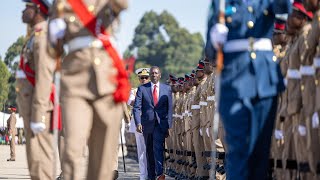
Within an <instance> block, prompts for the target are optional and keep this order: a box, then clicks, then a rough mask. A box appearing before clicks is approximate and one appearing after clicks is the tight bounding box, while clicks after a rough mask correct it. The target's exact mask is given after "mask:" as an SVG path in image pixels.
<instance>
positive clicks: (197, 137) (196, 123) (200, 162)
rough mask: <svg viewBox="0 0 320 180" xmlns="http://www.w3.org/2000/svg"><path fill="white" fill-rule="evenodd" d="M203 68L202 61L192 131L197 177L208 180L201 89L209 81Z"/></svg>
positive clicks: (194, 101)
mask: <svg viewBox="0 0 320 180" xmlns="http://www.w3.org/2000/svg"><path fill="white" fill-rule="evenodd" d="M203 68H204V63H203V61H202V60H200V61H199V64H198V66H197V69H196V79H197V81H198V82H199V84H198V83H197V82H196V86H197V89H196V92H195V94H194V98H193V104H192V106H191V112H192V120H191V127H190V129H191V130H192V140H193V147H194V151H195V157H196V162H197V165H196V166H197V170H196V176H197V178H198V179H201V180H206V179H208V178H209V173H208V171H206V170H204V167H203V166H204V165H205V164H206V158H205V157H203V156H202V152H203V150H204V144H203V141H202V137H201V136H202V133H203V132H202V131H200V114H201V111H200V93H201V88H202V86H203V85H204V83H205V82H206V79H207V76H206V75H205V74H204V72H203Z"/></svg>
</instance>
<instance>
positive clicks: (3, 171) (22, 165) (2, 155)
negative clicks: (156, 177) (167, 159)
mask: <svg viewBox="0 0 320 180" xmlns="http://www.w3.org/2000/svg"><path fill="white" fill-rule="evenodd" d="M9 152H10V148H9V146H8V145H0V180H1V179H10V180H20V179H30V177H29V173H28V167H27V159H26V153H25V146H23V145H17V146H16V161H15V162H7V158H9ZM125 161H126V170H127V173H124V170H123V161H122V156H120V157H119V179H139V167H138V163H137V162H136V161H135V160H132V159H129V158H126V159H125ZM85 165H86V157H85V156H84V158H83V168H84V171H83V172H85ZM58 167H59V168H60V166H59V165H58ZM59 173H60V172H59V171H57V175H59ZM83 177H85V173H84V174H83ZM166 179H168V178H166ZM170 179H171V178H170Z"/></svg>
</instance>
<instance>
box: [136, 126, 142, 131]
mask: <svg viewBox="0 0 320 180" xmlns="http://www.w3.org/2000/svg"><path fill="white" fill-rule="evenodd" d="M137 132H138V133H142V125H141V124H138V126H137Z"/></svg>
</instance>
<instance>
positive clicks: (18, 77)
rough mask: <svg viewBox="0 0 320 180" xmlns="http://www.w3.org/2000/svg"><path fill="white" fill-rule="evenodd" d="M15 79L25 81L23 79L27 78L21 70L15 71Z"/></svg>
mask: <svg viewBox="0 0 320 180" xmlns="http://www.w3.org/2000/svg"><path fill="white" fill-rule="evenodd" d="M16 78H17V79H25V78H27V76H26V74H25V73H24V72H23V71H22V70H17V71H16Z"/></svg>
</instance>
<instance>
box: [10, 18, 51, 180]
mask: <svg viewBox="0 0 320 180" xmlns="http://www.w3.org/2000/svg"><path fill="white" fill-rule="evenodd" d="M47 26H48V25H47V22H46V21H43V22H40V23H38V24H36V25H35V26H34V28H33V30H32V33H31V36H30V38H29V39H28V40H27V42H26V45H25V47H24V49H23V52H22V55H23V57H24V62H25V63H26V64H28V65H29V66H30V68H31V69H32V70H34V72H35V81H36V84H35V87H33V86H32V84H31V83H30V82H28V80H26V79H23V78H22V79H17V82H16V91H17V102H18V106H19V110H20V112H21V115H22V117H23V119H24V127H25V134H26V150H27V160H28V166H29V172H30V176H31V179H52V178H53V176H54V174H53V171H52V169H53V167H52V165H53V164H52V162H53V147H52V145H53V137H52V134H51V133H50V120H51V115H52V110H53V104H52V103H51V102H50V99H49V97H50V93H51V84H52V81H53V71H54V69H55V61H54V59H52V58H50V57H49V55H48V54H47V51H46V48H47ZM30 104H31V106H30ZM31 121H32V122H42V123H44V124H45V125H46V129H45V130H44V131H43V132H41V133H39V134H37V135H33V133H32V131H31V129H30V122H31Z"/></svg>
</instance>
